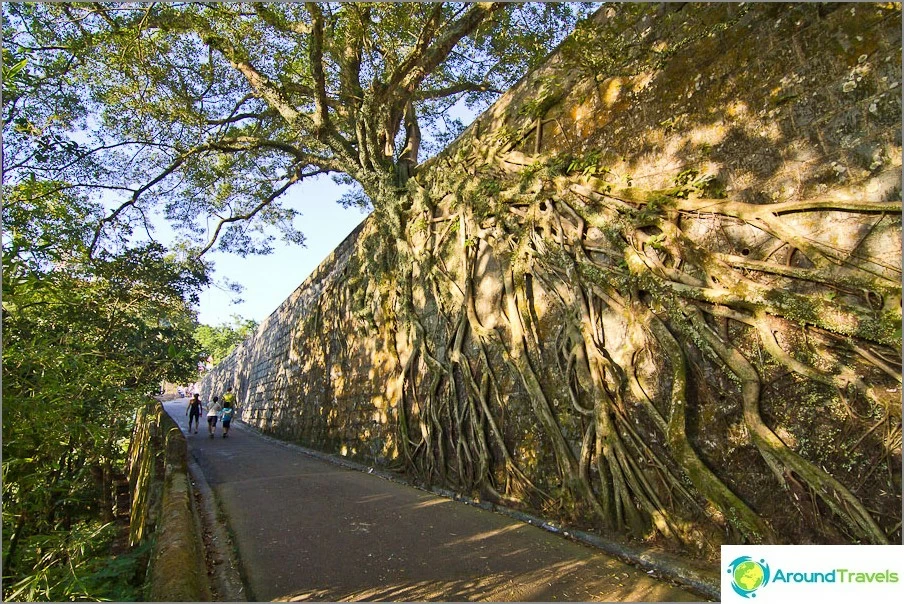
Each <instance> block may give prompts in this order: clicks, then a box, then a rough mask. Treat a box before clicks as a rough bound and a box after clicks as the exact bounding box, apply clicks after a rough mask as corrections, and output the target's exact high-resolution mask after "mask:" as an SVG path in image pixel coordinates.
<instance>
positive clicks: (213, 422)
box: [207, 415, 217, 427]
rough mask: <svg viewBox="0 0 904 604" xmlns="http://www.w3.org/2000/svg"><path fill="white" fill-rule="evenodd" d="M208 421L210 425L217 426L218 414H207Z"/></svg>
mask: <svg viewBox="0 0 904 604" xmlns="http://www.w3.org/2000/svg"><path fill="white" fill-rule="evenodd" d="M207 423H208V424H210V425H211V426H213V427H216V425H217V416H216V415H208V416H207Z"/></svg>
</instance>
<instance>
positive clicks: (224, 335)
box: [195, 315, 257, 364]
mask: <svg viewBox="0 0 904 604" xmlns="http://www.w3.org/2000/svg"><path fill="white" fill-rule="evenodd" d="M256 329H257V321H255V320H253V319H243V318H241V317H239V316H238V315H232V323H231V324H230V323H220V324H219V325H216V326H211V325H199V326H198V328H197V329H196V330H195V340H196V341H197V342H198V345H199V346H200V347H201V355H202V357H203V358H205V359H206V358H207V357H212V359H213V363H214V364H217V363H219V362H220V361H222V360H223V359H225V358H226V357H227V356H229V353H231V352H232V351H233V350H235V347H236V346H238V345H239V344H240V343H241V342H242V340H244V339H245V338H247V337H248V336H250V335H251V334H253V333H254V332H255V330H256Z"/></svg>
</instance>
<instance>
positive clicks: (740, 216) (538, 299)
mask: <svg viewBox="0 0 904 604" xmlns="http://www.w3.org/2000/svg"><path fill="white" fill-rule="evenodd" d="M899 22H900V7H899V6H897V5H883V6H881V7H879V6H871V8H870V11H869V14H868V15H866V16H864V14H862V13H861V12H859V9H858V12H857V18H856V19H851V18H850V11H848V10H842V9H841V7H840V6H838V5H832V6H823V5H820V6H816V5H799V6H798V5H795V6H789V5H771V6H770V5H758V4H744V5H736V4H706V5H683V4H676V5H670V4H666V5H664V6H656V5H642V4H618V5H613V6H606V7H605V10H603V11H601V12H600V14H599V15H598V18H595V19H593V20H591V21H589V22H585V23H583V24H582V25H580V26H579V28H578V30H577V31H576V32H575V35H574V36H573V37H571V38H569V40H567V41H566V42H565V44H564V45H563V47H562V48H561V52H560V53H556V54H555V55H554V56H553V57H552V58H551V59H550V60H549V62H548V63H546V64H545V65H544V66H543V67H542V68H540V69H538V70H537V71H535V72H533V73H531V74H529V75H528V76H527V77H525V78H524V79H523V80H522V81H520V82H519V83H518V84H517V85H516V86H515V88H514V89H513V90H511V91H510V92H509V93H507V94H506V95H505V97H504V98H503V99H501V100H500V101H499V103H497V104H496V105H494V107H493V108H492V109H491V110H490V111H489V112H488V113H487V114H485V115H484V116H482V117H481V118H480V119H479V120H478V122H477V123H475V124H474V125H473V126H472V127H471V128H469V129H468V130H467V131H466V132H465V133H463V135H462V136H461V137H459V138H458V139H457V140H456V142H455V143H454V144H453V145H452V146H451V147H450V148H449V149H447V150H446V151H444V152H443V153H441V154H440V155H439V156H437V157H435V158H432V159H431V160H428V162H425V163H424V164H421V165H420V166H418V169H417V170H415V172H414V175H413V177H411V178H410V179H409V180H408V181H407V183H406V186H405V188H404V189H398V190H397V198H396V200H395V201H393V199H392V195H391V194H390V193H386V194H385V195H382V196H378V197H376V198H375V199H374V203H375V205H376V206H377V212H376V214H377V215H376V216H375V219H374V220H371V221H370V222H369V223H368V224H367V225H365V227H364V229H363V230H362V232H361V235H360V236H359V238H358V239H357V241H356V242H355V246H354V248H353V251H351V252H349V258H350V259H349V260H348V264H347V265H344V266H343V265H341V264H340V260H338V259H337V260H336V261H335V262H336V265H335V268H334V270H333V271H332V272H331V275H344V276H345V277H344V278H342V277H336V278H331V279H329V280H324V281H323V282H322V284H321V283H318V284H317V287H316V288H314V287H312V288H311V290H310V296H309V297H307V296H306V297H304V298H303V299H304V300H305V304H308V305H310V308H305V312H304V313H303V314H302V315H301V318H300V319H299V321H298V324H297V327H296V328H295V329H296V331H294V332H293V333H292V336H291V338H286V339H287V340H289V341H290V345H288V346H287V347H286V350H285V354H283V355H282V356H281V357H280V356H277V355H274V354H272V352H271V351H270V350H269V348H268V347H272V344H271V341H270V340H267V339H266V338H263V342H260V341H259V342H258V343H257V344H253V343H252V344H251V345H250V346H249V347H248V351H249V353H248V355H246V361H245V362H246V366H244V367H242V366H238V367H236V366H230V367H229V368H228V370H227V371H226V372H224V373H228V375H229V379H235V378H233V376H235V375H238V376H239V377H238V378H237V379H235V381H236V382H238V383H240V384H242V388H244V389H246V390H245V392H244V393H243V392H240V393H239V395H238V396H239V397H242V396H244V395H245V394H246V393H248V394H250V393H255V394H257V393H259V392H261V391H264V392H266V395H265V398H266V401H267V403H266V404H267V405H268V406H272V407H276V408H277V409H278V411H279V412H283V414H282V416H283V417H285V418H290V419H285V420H282V421H276V422H273V423H270V422H266V423H265V422H261V427H262V428H264V429H273V430H274V431H275V432H277V433H283V434H287V433H288V434H291V435H292V437H293V438H301V439H302V440H303V441H304V442H307V443H314V444H318V445H319V444H321V443H328V445H329V446H331V447H332V446H335V447H336V448H338V447H339V446H342V448H343V449H346V448H347V449H348V450H350V451H353V452H354V451H358V454H359V455H362V456H363V455H373V457H368V458H366V459H367V461H368V463H371V462H373V461H375V460H374V458H376V461H386V458H390V459H392V460H393V463H395V464H397V465H398V466H399V468H400V469H403V470H404V471H406V472H408V473H410V474H412V475H414V476H416V477H417V478H418V479H419V480H421V481H423V482H425V483H428V484H443V485H446V486H448V487H450V488H454V489H456V490H458V491H461V492H467V493H476V494H479V495H480V496H481V497H486V498H489V499H493V500H496V501H502V502H505V503H507V504H509V505H525V504H529V505H531V506H533V508H534V509H538V508H539V509H540V510H542V511H543V512H544V513H550V514H558V515H561V516H562V517H564V518H565V519H566V520H571V521H575V520H576V521H578V522H582V523H591V522H592V524H593V526H595V527H599V528H602V529H603V530H605V531H607V532H610V534H611V533H620V534H627V535H633V536H634V537H637V538H644V539H648V540H654V539H655V540H659V541H660V542H667V543H671V544H673V545H674V544H678V545H684V546H693V547H694V548H695V549H696V548H699V549H696V551H702V552H706V551H707V550H708V551H709V552H710V554H711V555H712V554H715V555H717V552H718V549H717V548H716V547H715V545H717V544H719V543H722V542H726V543H738V542H787V541H792V542H793V541H795V540H798V541H803V542H828V543H888V542H896V541H899V540H900V534H901V533H900V530H901V524H900V522H901V515H900V513H901V511H900V510H901V499H900V490H901V489H900V480H901V478H900V477H901V473H900V434H901V414H900V400H899V392H900V380H901V377H900V376H901V366H900V356H901V348H900V346H901V308H900V300H901V285H900V278H901V271H900V266H899V262H898V259H899V257H900V250H901V248H900V245H901V244H900V241H901V223H900V211H901V201H900V192H901V189H900V159H899V158H900V138H899V137H898V136H897V130H898V129H899V126H900V109H899V106H900V105H899V102H898V100H899V97H897V96H896V95H897V89H895V90H894V91H891V92H889V93H887V94H885V93H883V95H884V96H883V95H879V96H870V95H873V94H874V93H876V91H877V90H881V91H884V90H886V88H887V85H886V84H882V82H890V81H898V74H899V73H900V72H899V71H898V70H897V63H896V62H895V56H896V53H898V52H899V44H898V43H897V42H896V40H898V37H897V29H898V25H899ZM791 24H793V26H792V25H791ZM827 28H831V29H827ZM852 28H853V29H856V30H857V33H856V35H854V36H853V37H851V38H849V39H851V40H855V41H857V43H858V45H859V46H857V47H856V49H857V50H856V52H854V50H853V49H850V48H848V49H845V50H844V52H843V53H842V52H841V51H840V50H839V49H838V47H836V46H833V45H830V44H827V43H826V40H831V39H833V38H831V37H830V36H826V35H825V32H826V31H838V32H841V31H844V32H846V33H845V34H844V35H845V36H848V35H849V34H850V32H851V29H852ZM792 38H793V40H792ZM764 41H767V42H768V44H765V43H764ZM767 46H768V48H767ZM790 48H795V49H797V50H799V51H800V52H799V54H798V53H797V50H795V51H794V52H793V53H792V52H790V51H789V49H790ZM875 48H888V49H889V52H888V53H884V54H883V53H878V54H875V55H873V54H872V53H873V50H872V49H875ZM852 55H853V56H855V57H856V58H858V60H859V61H860V62H859V63H858V64H857V65H858V66H857V67H856V68H854V69H855V70H854V71H852V68H851V60H850V57H851V56H852ZM789 56H793V57H797V60H798V61H799V63H796V64H794V65H793V67H794V70H793V71H792V70H791V68H790V67H788V65H789V63H788V61H789V60H790V59H789V58H788V57H789ZM748 60H749V64H750V65H756V69H753V68H751V69H748V68H746V67H744V68H740V67H739V65H741V64H743V63H742V61H748ZM883 61H885V62H884V63H883ZM810 65H819V67H820V70H821V71H820V75H819V78H817V79H818V80H819V82H820V86H825V88H820V89H819V90H820V92H822V91H825V90H829V89H831V90H833V91H841V92H840V93H838V94H842V93H843V94H846V93H845V91H847V92H851V91H853V90H854V89H856V90H857V95H850V96H847V97H844V99H843V101H844V102H843V104H841V105H840V108H836V109H835V111H836V113H831V114H829V115H830V116H831V119H833V120H834V119H838V120H839V121H837V122H835V121H832V122H829V121H828V119H829V118H826V120H825V121H817V120H815V119H814V120H813V121H812V122H807V121H806V119H805V118H806V117H807V116H812V115H813V113H814V111H815V113H816V114H821V112H822V111H823V108H822V107H821V101H815V102H816V104H817V108H816V109H815V110H814V108H813V106H812V105H809V103H813V102H814V101H813V100H812V99H813V98H817V97H818V96H819V95H817V96H816V97H811V95H810V94H809V88H807V87H806V86H805V85H801V87H800V88H795V89H794V91H793V93H786V92H785V89H786V87H788V86H789V84H788V82H789V81H791V80H793V79H794V78H796V77H803V76H801V75H800V74H807V75H808V77H809V73H808V70H809V68H810ZM704 67H705V69H704ZM695 72H696V73H697V76H698V77H697V79H694V74H695ZM791 73H793V74H794V76H793V77H792V76H791V75H790V74H791ZM858 78H859V79H858ZM807 81H809V79H808V80H807ZM825 82H829V83H828V84H826V83H825ZM676 91H678V92H680V94H676ZM769 91H771V92H769ZM804 97H806V99H805V98H804ZM886 97H891V99H890V100H889V101H887V102H886V101H884V100H883V101H881V102H880V100H878V99H884V98H886ZM839 103H840V101H839ZM883 111H884V113H883ZM867 113H869V114H870V115H874V116H877V117H876V119H873V118H870V119H869V120H867V122H863V123H862V122H861V121H860V120H858V119H855V117H853V116H858V115H866V114H867ZM842 115H843V116H845V117H844V120H848V119H850V123H851V124H856V126H855V127H850V128H847V129H845V128H842V126H841V125H840V121H841V117H840V116H842ZM802 116H803V117H802ZM880 118H881V119H880ZM802 119H803V120H804V121H805V122H806V123H807V125H806V126H805V127H802V126H801V120H802ZM845 123H846V124H847V123H848V122H845ZM827 124H830V126H829V125H827ZM863 124H866V125H863ZM861 126H863V128H865V129H867V126H868V131H867V132H861V131H860V127H861ZM839 133H844V134H845V137H844V138H841V137H840V135H839ZM823 135H825V136H823ZM816 141H818V143H817V142H816ZM877 141H880V143H877ZM859 143H862V144H863V147H865V148H870V145H876V146H878V147H884V148H885V149H886V151H882V153H881V154H880V153H879V152H878V151H877V152H876V156H875V157H871V158H870V160H869V161H868V162H864V160H863V157H862V151H856V150H855V149H857V148H859V147H856V144H859ZM858 153H859V155H858ZM880 155H881V156H880ZM802 157H806V158H808V159H807V160H806V162H803V163H801V161H800V158H802ZM764 158H765V161H764ZM638 172H640V174H638ZM632 175H633V176H634V177H636V179H637V180H641V178H640V176H641V175H642V177H643V180H642V182H643V184H644V186H643V187H641V186H638V184H637V182H635V179H634V178H632ZM789 183H793V184H794V186H793V188H791V189H789V188H788V186H789ZM399 185H400V182H397V183H395V184H392V183H390V184H388V185H387V186H386V187H385V188H386V189H387V190H390V191H391V190H392V188H393V186H399ZM729 185H732V186H729ZM377 188H379V187H377ZM381 204H382V205H383V207H384V209H385V211H384V212H382V213H381V211H380V209H379V208H380V206H381ZM393 216H396V217H399V218H400V220H397V219H396V218H394V217H393ZM396 229H401V232H398V231H397V230H396ZM383 232H385V233H387V234H388V235H389V236H382V235H383ZM348 249H350V248H346V250H348ZM375 260H377V262H376V263H377V264H378V263H379V261H382V262H383V263H384V266H385V273H383V274H381V273H380V271H379V270H372V269H373V267H374V264H375ZM321 288H322V289H321ZM386 343H389V345H388V346H387V345H386ZM392 343H394V344H395V349H394V352H395V356H394V358H387V357H392V355H385V354H383V350H384V347H388V348H390V350H392V348H393V345H392ZM375 350H377V351H379V353H376V352H374V351H375ZM260 357H266V358H267V360H268V362H269V363H272V365H270V366H271V367H272V369H271V370H270V374H269V375H265V376H263V377H261V376H260V375H259V368H260V367H261V365H262V363H258V362H257V359H258V358H260ZM298 359H303V363H299V362H298ZM296 375H298V376H299V377H298V379H297V380H295V381H294V383H293V376H296ZM333 375H341V376H342V379H341V380H336V379H333V378H332V376H333ZM277 376H278V378H279V379H273V378H274V377H277ZM222 379H223V376H222V375H218V373H217V372H216V370H215V371H214V372H213V374H212V375H211V377H210V381H211V383H216V382H217V381H219V380H222ZM371 381H373V382H379V383H381V384H386V387H385V390H383V391H381V392H380V395H381V396H382V398H380V399H379V402H380V404H379V405H376V404H375V406H376V407H377V408H378V410H379V411H380V413H374V416H379V418H380V419H379V420H377V419H374V420H373V423H369V422H371V419H370V417H369V414H370V413H371V412H373V409H371V408H369V407H366V406H365V409H364V410H363V411H360V412H359V413H358V414H357V415H356V414H355V411H354V410H349V409H348V408H347V407H346V406H344V405H343V404H341V403H338V402H337V401H342V400H343V397H345V396H348V393H349V392H354V395H355V396H356V397H358V396H360V390H359V389H361V390H363V389H365V388H366V387H367V386H366V384H369V383H370V382H371ZM348 384H351V386H348ZM365 391H366V390H365ZM356 400H360V399H358V398H356ZM298 401H303V402H298ZM387 402H388V404H387ZM327 408H328V409H329V410H330V411H329V413H325V412H324V410H325V409H327ZM384 412H385V413H384ZM335 415H339V417H340V418H341V419H340V421H341V422H344V423H346V425H354V426H357V425H359V424H357V423H356V421H358V420H362V422H367V424H366V425H367V426H368V429H367V430H366V432H367V433H369V437H368V436H362V431H360V430H350V431H349V432H347V433H346V434H342V432H341V430H338V429H337V428H336V423H338V422H336V421H331V419H332V418H333V417H334V416H335ZM274 416H276V413H274ZM299 432H301V433H302V434H301V435H300V436H299ZM337 433H338V434H337ZM337 441H339V442H337ZM381 456H385V457H383V458H382V459H381ZM393 456H395V457H393Z"/></svg>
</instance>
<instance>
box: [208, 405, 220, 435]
mask: <svg viewBox="0 0 904 604" xmlns="http://www.w3.org/2000/svg"><path fill="white" fill-rule="evenodd" d="M219 400H220V397H218V396H215V397H213V401H211V403H210V404H209V405H207V430H208V431H209V432H210V438H213V433H214V432H216V431H217V417H219V415H220V410H221V409H222V407H221V406H220V403H219Z"/></svg>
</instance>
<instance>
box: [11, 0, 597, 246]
mask: <svg viewBox="0 0 904 604" xmlns="http://www.w3.org/2000/svg"><path fill="white" fill-rule="evenodd" d="M3 10H4V21H5V31H4V36H3V37H4V46H3V53H4V62H5V63H6V64H7V65H10V66H11V67H12V68H14V69H19V70H21V77H19V78H18V82H19V83H18V84H17V85H16V86H15V87H11V89H10V90H9V98H8V100H7V102H5V103H4V124H5V125H4V137H5V140H6V148H5V150H4V160H5V166H6V170H7V176H6V178H7V181H8V182H12V183H17V182H21V181H23V180H25V179H27V178H30V177H32V175H37V176H38V177H39V178H41V179H43V180H48V181H55V182H59V183H60V185H59V187H57V190H60V189H65V190H75V191H90V192H92V193H94V194H100V193H103V199H104V200H105V202H106V203H107V204H108V206H109V207H108V212H107V213H106V214H105V215H104V216H103V217H101V218H100V219H99V220H98V221H97V224H96V228H95V232H94V234H93V237H92V239H91V241H90V243H89V247H90V249H91V251H92V252H94V251H95V250H97V249H98V248H101V247H104V246H110V245H116V244H118V243H122V242H123V241H126V240H133V239H134V238H136V237H141V236H142V235H144V234H145V233H144V231H146V232H147V233H146V234H147V236H148V237H149V238H152V237H153V235H152V233H151V231H152V224H151V223H152V217H153V214H154V213H155V212H157V211H160V212H162V214H163V215H164V216H165V218H166V219H167V220H169V221H170V222H171V223H172V224H173V225H174V226H175V227H176V229H177V231H178V232H181V233H182V234H184V235H186V236H187V237H189V236H190V238H192V239H201V240H204V243H203V244H199V245H197V246H196V247H197V249H195V250H194V251H195V253H201V254H203V253H204V252H206V251H207V250H209V249H211V248H213V247H214V246H218V248H219V249H223V250H228V251H233V252H237V253H239V254H243V255H244V254H247V253H266V252H269V251H271V250H272V244H273V242H274V241H275V235H274V232H275V233H278V234H281V236H282V237H283V239H285V240H287V241H290V242H296V243H300V242H303V240H304V237H303V234H302V233H301V232H300V231H299V230H298V229H297V228H296V226H295V224H294V222H293V219H294V218H295V217H296V215H297V212H296V210H294V209H293V208H290V207H286V206H284V205H281V204H280V201H279V198H280V196H281V195H283V193H285V192H286V191H287V190H288V189H289V188H290V187H292V186H293V185H295V184H297V183H299V182H302V181H304V180H305V179H310V178H312V177H315V176H317V175H323V174H333V175H339V176H341V177H343V178H345V179H346V181H345V182H351V181H349V180H348V179H352V180H353V181H354V182H356V183H358V184H359V185H360V187H361V189H359V193H358V194H355V195H353V196H352V197H351V199H352V200H353V202H357V203H363V204H367V203H370V201H371V200H378V201H377V204H376V205H377V209H378V210H379V209H380V206H381V204H382V203H384V201H380V200H385V198H387V196H389V197H391V194H392V191H393V189H394V188H395V187H397V186H398V185H399V184H400V182H403V181H404V180H405V179H406V177H407V175H408V174H409V173H410V170H411V168H412V166H413V165H415V164H416V163H417V161H418V159H419V157H420V156H421V154H422V153H423V151H427V152H431V153H432V152H435V151H437V150H438V148H439V147H440V146H442V145H443V144H444V143H445V142H447V141H448V140H451V138H452V137H453V136H454V135H456V134H457V133H458V132H459V131H460V130H461V127H462V126H461V124H460V122H459V123H457V122H456V120H455V118H454V117H452V116H450V114H449V110H450V108H451V107H452V106H453V105H455V104H456V103H458V102H465V103H468V104H471V105H477V106H486V105H487V104H488V103H489V102H490V101H491V100H493V99H494V98H495V97H496V96H497V95H498V94H499V93H500V92H501V91H504V90H505V89H506V88H507V87H508V86H510V85H511V84H512V83H513V82H514V81H515V80H516V79H517V78H518V77H520V76H521V75H523V74H524V73H525V71H526V70H527V69H528V68H529V67H531V66H533V65H536V64H537V63H538V62H539V61H540V60H541V59H542V58H543V57H544V56H545V55H546V53H547V52H548V51H549V50H550V49H551V48H552V47H553V45H555V44H556V43H557V42H558V41H560V39H561V38H562V37H564V35H565V34H566V33H567V32H568V30H570V27H571V25H572V24H573V23H574V21H575V20H576V18H577V17H578V16H579V15H581V14H584V13H586V12H587V11H588V6H585V5H577V4H572V3H526V4H509V3H473V4H463V3H429V4H428V3H376V4H368V3H322V4H321V3H305V4H296V3H285V4H267V3H154V4H146V5H145V4H140V5H139V4H101V3H90V4H89V3H85V4H81V3H79V4H68V3H64V4H55V3H36V4H5V5H4V9H3ZM422 129H423V131H424V141H425V142H424V145H422V142H421V139H422V134H421V132H422ZM431 145H432V146H431ZM422 146H425V148H424V149H422ZM274 228H275V230H274ZM129 238H132V239H129Z"/></svg>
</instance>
